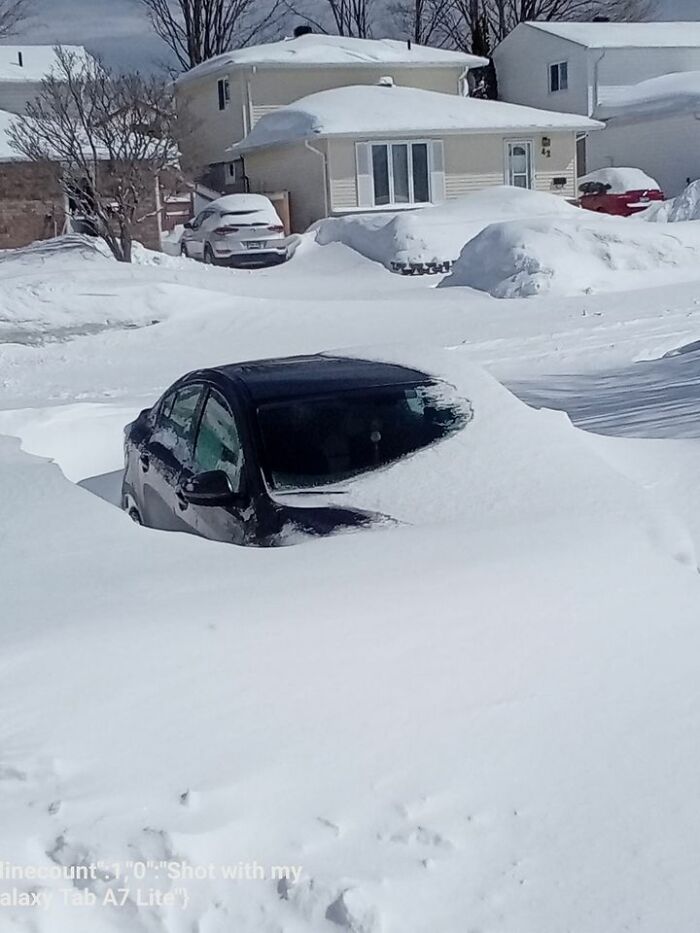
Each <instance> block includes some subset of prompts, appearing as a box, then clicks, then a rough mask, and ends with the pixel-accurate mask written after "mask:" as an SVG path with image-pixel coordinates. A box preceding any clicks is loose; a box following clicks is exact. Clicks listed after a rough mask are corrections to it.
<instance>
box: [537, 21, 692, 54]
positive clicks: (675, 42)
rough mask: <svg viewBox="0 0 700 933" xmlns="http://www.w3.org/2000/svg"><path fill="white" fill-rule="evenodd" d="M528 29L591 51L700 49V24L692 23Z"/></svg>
mask: <svg viewBox="0 0 700 933" xmlns="http://www.w3.org/2000/svg"><path fill="white" fill-rule="evenodd" d="M526 25H527V26H532V27H533V28H534V29H540V30H542V32H548V33H550V34H551V35H553V36H558V37H559V38H560V39H568V40H569V42H575V43H576V44H577V45H584V46H586V48H589V49H613V48H650V49H651V48H655V49H669V48H700V22H690V23H672V22H671V23H557V22H551V23H550V22H529V23H527V24H526Z"/></svg>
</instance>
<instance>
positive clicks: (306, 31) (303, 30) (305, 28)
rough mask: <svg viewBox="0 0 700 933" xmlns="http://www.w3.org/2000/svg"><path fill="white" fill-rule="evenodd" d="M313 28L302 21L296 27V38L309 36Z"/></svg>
mask: <svg viewBox="0 0 700 933" xmlns="http://www.w3.org/2000/svg"><path fill="white" fill-rule="evenodd" d="M312 32H313V29H312V28H311V26H309V25H308V24H306V23H301V24H300V25H299V26H295V27H294V38H295V39H298V38H299V36H308V35H311V33H312Z"/></svg>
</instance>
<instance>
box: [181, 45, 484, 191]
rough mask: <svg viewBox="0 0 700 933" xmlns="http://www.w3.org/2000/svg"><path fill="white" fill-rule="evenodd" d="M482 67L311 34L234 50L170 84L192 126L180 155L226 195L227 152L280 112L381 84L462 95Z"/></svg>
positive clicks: (468, 60) (415, 48) (407, 48)
mask: <svg viewBox="0 0 700 933" xmlns="http://www.w3.org/2000/svg"><path fill="white" fill-rule="evenodd" d="M486 64H487V61H486V59H484V58H479V57H478V56H476V55H467V54H465V53H463V52H454V51H450V50H446V49H433V48H428V47H425V46H421V45H416V44H415V43H411V42H399V41H396V40H394V39H355V38H351V37H347V36H328V35H319V34H315V33H305V34H301V35H296V36H294V37H292V38H289V39H284V40H282V41H280V42H268V43H264V44H262V45H256V46H249V47H247V48H243V49H235V50H233V51H231V52H226V53H224V54H223V55H218V56H216V57H215V58H212V59H210V60H209V61H206V62H204V63H203V64H201V65H199V66H197V67H196V68H193V69H192V70H191V71H188V72H186V73H185V74H183V75H181V76H180V77H179V78H178V79H177V82H176V94H177V100H178V106H179V107H180V108H181V110H182V111H184V112H185V113H186V114H187V115H188V119H194V120H195V121H196V124H197V133H196V144H195V145H192V144H191V143H187V142H185V143H184V146H183V148H184V149H185V155H186V156H187V157H188V158H189V160H190V161H191V162H192V163H193V164H195V165H199V166H204V165H209V166H211V172H210V174H209V176H208V181H209V184H210V185H212V186H213V187H214V188H216V189H218V190H226V189H228V188H231V187H234V186H235V185H236V184H237V181H238V180H237V179H236V178H235V177H234V175H233V165H232V164H231V163H230V159H229V157H228V156H227V155H226V150H227V149H228V147H229V146H230V145H231V144H232V143H235V142H238V141H239V140H241V139H243V137H244V136H246V135H247V134H248V133H250V131H251V130H252V129H253V127H254V126H255V124H256V123H257V122H258V120H259V119H260V118H261V117H263V116H265V115H266V114H269V113H272V112H273V111H275V110H277V108H279V107H283V106H285V105H286V104H291V103H293V102H294V101H296V100H299V99H300V98H302V97H306V96H308V95H309V94H312V93H315V92H317V91H325V90H330V89H332V88H339V87H345V86H348V85H354V84H370V85H372V84H376V83H377V82H378V81H379V80H380V79H381V78H382V77H386V76H389V77H391V79H392V80H393V82H394V83H395V84H399V85H405V86H408V87H417V88H423V89H424V90H431V91H440V92H444V93H447V94H454V95H458V94H463V93H465V90H466V84H467V75H468V72H469V70H470V69H472V68H478V67H483V66H484V65H486Z"/></svg>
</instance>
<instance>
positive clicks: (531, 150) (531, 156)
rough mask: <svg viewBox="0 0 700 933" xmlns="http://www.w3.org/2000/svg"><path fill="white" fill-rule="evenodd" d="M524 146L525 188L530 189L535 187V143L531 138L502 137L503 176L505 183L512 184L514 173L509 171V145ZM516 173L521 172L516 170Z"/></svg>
mask: <svg viewBox="0 0 700 933" xmlns="http://www.w3.org/2000/svg"><path fill="white" fill-rule="evenodd" d="M512 146H525V149H526V151H527V181H528V185H527V190H528V191H532V190H533V189H534V187H535V143H534V140H533V139H527V138H526V139H504V140H503V162H504V168H505V171H504V172H503V177H504V179H505V183H506V184H507V185H512V184H513V178H514V173H513V172H512V171H511V162H510V159H511V147H512ZM517 174H521V173H520V172H518V173H517Z"/></svg>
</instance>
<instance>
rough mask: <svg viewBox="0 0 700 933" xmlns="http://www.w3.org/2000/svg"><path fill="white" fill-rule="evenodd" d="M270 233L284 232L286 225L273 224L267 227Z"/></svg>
mask: <svg viewBox="0 0 700 933" xmlns="http://www.w3.org/2000/svg"><path fill="white" fill-rule="evenodd" d="M267 229H268V230H269V231H270V233H284V227H283V226H282V224H273V225H272V226H271V227H268V228H267Z"/></svg>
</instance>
